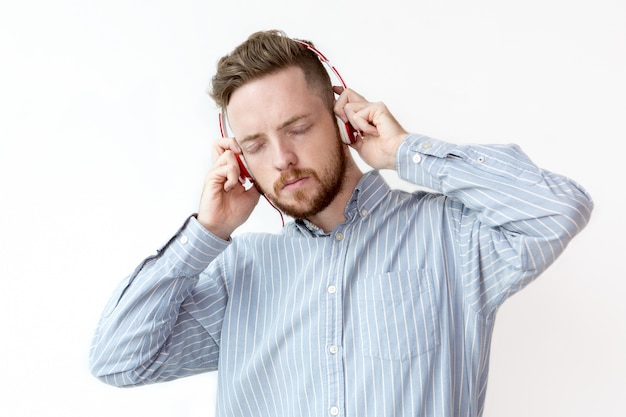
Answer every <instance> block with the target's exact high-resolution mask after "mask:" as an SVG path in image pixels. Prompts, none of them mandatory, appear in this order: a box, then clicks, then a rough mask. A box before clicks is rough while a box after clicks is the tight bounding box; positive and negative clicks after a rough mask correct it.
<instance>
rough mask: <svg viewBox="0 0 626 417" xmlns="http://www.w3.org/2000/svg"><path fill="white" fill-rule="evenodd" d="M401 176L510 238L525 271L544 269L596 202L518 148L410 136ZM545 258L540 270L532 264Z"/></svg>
mask: <svg viewBox="0 0 626 417" xmlns="http://www.w3.org/2000/svg"><path fill="white" fill-rule="evenodd" d="M397 170H398V173H399V174H400V176H401V177H402V178H403V179H405V180H408V181H411V182H413V183H415V184H419V185H422V186H426V187H429V188H431V189H433V190H436V191H438V192H441V193H443V194H444V195H446V196H448V197H450V198H453V199H456V200H459V201H461V202H462V203H463V205H464V207H466V208H467V209H468V215H469V213H470V212H471V215H472V216H475V217H476V219H477V221H478V222H479V223H480V224H483V225H487V226H489V227H491V228H494V229H498V231H499V232H501V233H505V234H507V235H508V237H507V240H508V241H509V242H511V244H512V245H513V246H515V245H517V246H518V247H517V248H515V250H518V251H520V253H521V251H522V250H527V251H528V252H527V253H526V254H525V255H524V257H525V259H521V258H520V259H518V261H519V262H521V264H520V267H521V268H537V269H538V270H542V269H545V267H546V266H547V265H549V264H550V263H551V262H552V261H553V260H554V259H555V258H556V257H557V256H558V255H559V254H560V253H561V252H562V251H563V249H564V248H565V246H566V245H567V243H568V242H569V241H570V240H571V239H572V238H573V237H574V235H576V234H577V233H578V232H579V231H580V230H582V228H583V227H584V226H585V225H586V224H587V222H588V221H589V217H590V214H591V211H592V209H593V203H592V200H591V198H590V197H589V195H588V194H587V193H586V192H585V191H584V190H583V189H582V188H581V187H580V186H578V185H577V184H576V183H575V182H573V181H571V180H569V179H568V178H565V177H563V176H560V175H558V174H554V173H551V172H548V171H544V170H541V169H539V168H538V167H537V166H536V165H535V164H534V163H533V162H532V161H531V160H530V159H529V158H528V157H527V156H526V155H525V154H524V153H523V152H522V151H521V150H520V149H519V148H518V147H517V146H515V145H463V146H456V145H452V144H448V143H445V142H441V141H438V140H435V139H432V138H428V137H424V136H419V135H410V136H409V137H408V138H407V139H406V140H405V141H404V142H403V144H402V145H401V146H400V149H399V151H398V159H397ZM522 246H523V248H522ZM546 254H548V255H547V257H546V259H545V260H544V261H541V263H542V265H534V266H533V265H531V263H533V261H534V260H537V259H538V256H539V255H541V256H544V257H545V255H546Z"/></svg>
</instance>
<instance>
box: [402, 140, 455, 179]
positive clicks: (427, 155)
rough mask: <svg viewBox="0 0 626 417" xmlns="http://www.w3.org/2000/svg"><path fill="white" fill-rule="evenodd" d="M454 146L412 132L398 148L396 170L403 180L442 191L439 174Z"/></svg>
mask: <svg viewBox="0 0 626 417" xmlns="http://www.w3.org/2000/svg"><path fill="white" fill-rule="evenodd" d="M454 147H455V145H453V144H451V143H448V142H444V141H441V140H438V139H433V138H431V137H429V136H424V135H419V134H410V135H408V136H407V137H406V139H405V140H404V142H402V144H400V147H399V148H398V153H397V156H396V171H397V173H398V175H399V176H400V178H402V179H403V180H406V181H409V182H411V183H413V184H416V185H420V186H424V187H428V188H431V189H433V190H436V191H440V190H441V184H440V180H439V178H438V177H439V176H438V174H439V172H440V171H441V170H442V169H443V166H444V163H445V159H446V157H448V156H449V155H450V152H451V150H452V149H453V148H454Z"/></svg>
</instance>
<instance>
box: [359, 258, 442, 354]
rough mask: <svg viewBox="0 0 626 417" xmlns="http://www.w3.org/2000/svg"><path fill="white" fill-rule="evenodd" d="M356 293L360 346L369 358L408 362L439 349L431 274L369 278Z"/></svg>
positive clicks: (403, 274) (406, 273)
mask: <svg viewBox="0 0 626 417" xmlns="http://www.w3.org/2000/svg"><path fill="white" fill-rule="evenodd" d="M356 290H357V302H358V305H357V314H358V316H359V317H358V319H357V323H358V324H357V325H358V332H359V333H360V334H358V335H356V336H357V340H358V342H357V343H358V344H359V345H361V348H362V350H363V353H364V354H365V355H366V356H372V357H377V358H382V359H391V360H407V359H410V358H413V357H416V356H419V355H422V354H424V353H426V352H428V351H431V350H432V349H434V348H435V347H437V346H438V345H439V343H440V334H439V318H438V314H437V310H436V302H435V294H434V290H433V284H432V280H431V275H430V271H427V270H414V271H404V272H390V273H385V274H382V275H377V276H370V277H367V278H365V279H362V280H359V281H358V284H357V288H356Z"/></svg>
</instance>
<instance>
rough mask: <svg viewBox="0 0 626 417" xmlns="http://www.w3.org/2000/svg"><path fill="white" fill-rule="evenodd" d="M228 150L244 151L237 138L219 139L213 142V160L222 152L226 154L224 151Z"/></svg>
mask: <svg viewBox="0 0 626 417" xmlns="http://www.w3.org/2000/svg"><path fill="white" fill-rule="evenodd" d="M228 150H230V151H233V152H235V153H239V154H240V153H241V152H242V151H241V147H240V146H239V144H238V143H237V140H235V138H222V139H217V140H216V141H215V142H214V143H213V160H214V161H215V160H216V159H217V158H219V157H220V156H221V155H222V154H224V152H226V151H228Z"/></svg>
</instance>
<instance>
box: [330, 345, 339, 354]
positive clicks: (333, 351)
mask: <svg viewBox="0 0 626 417" xmlns="http://www.w3.org/2000/svg"><path fill="white" fill-rule="evenodd" d="M328 351H329V352H330V353H332V354H333V355H336V354H337V352H339V348H338V347H337V345H332V346H330V347H329V348H328Z"/></svg>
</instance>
